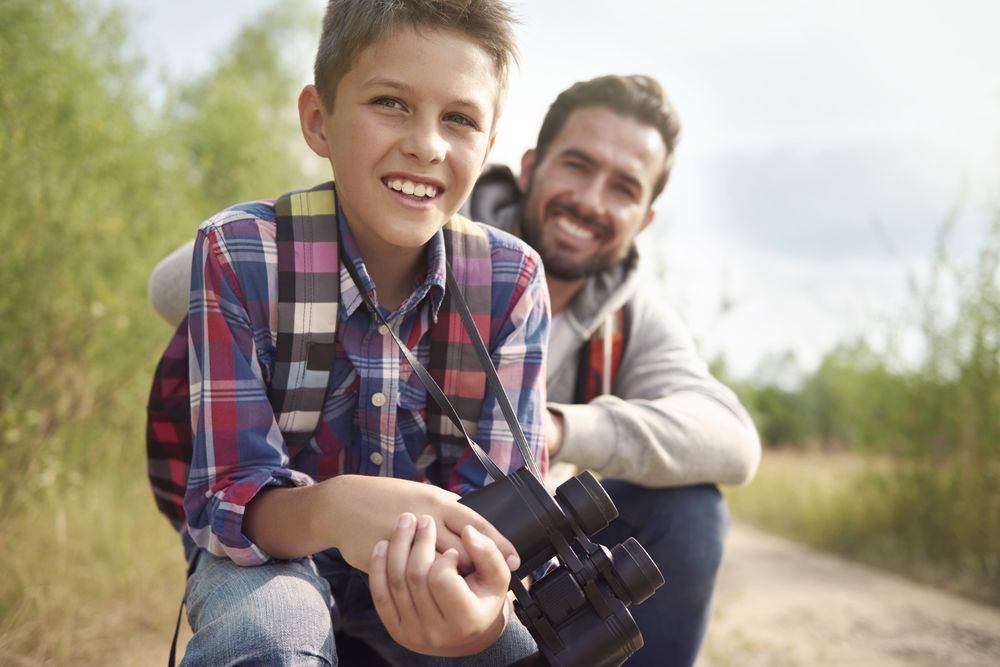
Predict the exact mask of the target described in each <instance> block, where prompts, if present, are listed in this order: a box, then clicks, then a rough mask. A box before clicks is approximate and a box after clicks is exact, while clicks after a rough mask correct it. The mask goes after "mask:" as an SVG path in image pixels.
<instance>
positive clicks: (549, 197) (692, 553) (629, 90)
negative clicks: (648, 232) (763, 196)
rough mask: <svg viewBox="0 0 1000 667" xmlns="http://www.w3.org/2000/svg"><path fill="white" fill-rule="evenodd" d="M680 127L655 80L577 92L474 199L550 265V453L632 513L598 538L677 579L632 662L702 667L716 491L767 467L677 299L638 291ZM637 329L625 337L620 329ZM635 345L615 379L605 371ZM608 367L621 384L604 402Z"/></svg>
mask: <svg viewBox="0 0 1000 667" xmlns="http://www.w3.org/2000/svg"><path fill="white" fill-rule="evenodd" d="M679 130H680V125H679V122H678V119H677V115H676V112H675V111H674V109H673V107H672V106H671V104H670V102H669V101H668V100H667V98H666V96H665V95H664V94H663V91H662V90H661V88H660V86H659V84H658V83H657V82H656V81H654V80H653V79H651V78H648V77H644V76H603V77H599V78H597V79H593V80H591V81H584V82H580V83H577V84H575V85H573V86H571V87H570V88H569V89H567V90H566V91H564V92H563V93H561V94H560V95H559V97H557V98H556V101H555V102H554V103H553V104H552V106H551V107H550V109H549V111H548V113H547V115H546V117H545V120H544V121H543V123H542V128H541V130H540V132H539V135H538V142H537V145H536V146H535V148H534V149H530V150H528V151H527V152H526V153H525V154H524V157H523V158H522V160H521V174H520V178H518V179H517V180H515V179H514V176H513V175H512V174H511V172H510V171H509V170H508V169H505V168H493V169H491V170H490V171H488V172H487V173H485V174H484V175H483V176H482V177H481V178H480V180H479V182H478V183H477V184H476V187H475V189H474V190H473V194H472V198H471V200H470V201H469V202H468V204H467V209H468V210H467V215H469V216H470V217H471V218H472V219H474V220H482V221H484V222H487V223H491V224H494V225H497V226H498V227H501V228H503V229H506V230H508V231H513V232H514V233H515V234H516V235H519V236H521V237H522V238H523V239H524V240H525V241H527V242H528V243H529V244H530V245H532V246H533V247H534V248H535V249H536V250H537V251H538V253H539V254H540V255H541V257H542V263H543V265H544V266H545V273H546V280H547V282H548V287H549V294H550V297H551V300H552V314H553V323H552V329H551V332H550V338H549V358H548V372H547V391H548V400H549V404H548V407H549V415H550V418H549V428H548V448H549V456H550V457H551V460H552V461H553V462H554V463H556V462H566V463H571V464H574V465H576V466H578V467H580V468H589V469H591V470H593V471H595V472H597V473H599V474H600V475H601V477H602V480H603V483H604V486H605V488H606V489H607V490H608V492H609V494H610V496H611V498H612V500H614V502H615V504H616V505H617V507H618V510H619V512H620V515H621V516H620V519H619V520H618V521H615V522H613V524H612V525H611V526H609V527H608V528H607V529H606V530H605V531H604V532H603V533H601V534H599V535H598V536H597V538H596V539H597V541H599V542H600V543H602V544H606V545H609V546H610V545H614V544H618V543H619V542H621V541H623V540H624V539H625V538H627V537H628V536H634V537H635V538H636V539H637V540H638V541H639V542H640V543H641V544H642V545H643V546H644V547H645V548H646V550H647V551H649V553H650V555H651V556H652V557H653V559H654V560H655V561H656V563H657V564H658V565H659V567H660V570H661V571H662V572H663V575H664V577H665V578H666V582H667V583H666V585H665V586H664V587H663V588H662V589H660V591H659V592H658V593H657V594H656V595H654V596H653V597H652V598H651V599H650V600H648V601H646V602H645V603H643V604H642V605H640V606H638V607H633V608H632V610H631V611H632V613H633V615H634V616H635V618H636V620H637V621H638V624H639V627H640V629H641V630H642V633H643V637H644V639H645V648H643V649H642V650H641V651H639V652H638V653H637V654H636V655H635V656H634V657H633V658H632V659H631V660H630V661H629V662H628V664H629V665H658V666H663V665H676V666H681V665H685V666H690V665H691V664H693V663H694V661H695V658H696V657H697V654H698V649H699V647H700V645H701V641H702V639H703V637H704V634H705V629H706V626H707V623H708V617H709V612H710V606H711V598H712V590H713V587H714V584H715V575H716V572H717V569H718V566H719V563H720V560H721V557H722V548H723V542H724V539H725V532H726V528H727V526H728V513H727V510H726V506H725V502H724V500H723V499H722V496H721V495H720V494H719V491H718V489H717V488H716V487H715V484H744V483H746V482H748V481H749V480H750V479H751V478H752V477H753V475H754V473H755V471H756V468H757V465H758V462H759V460H760V442H759V440H758V437H757V433H756V430H755V429H754V427H753V424H752V422H751V420H750V418H749V417H748V415H747V414H746V411H745V410H744V409H743V408H742V406H741V405H740V404H739V401H738V400H737V398H736V397H735V396H734V395H733V393H732V392H731V391H729V390H728V389H727V388H725V387H724V386H722V385H721V384H720V383H719V382H717V381H716V380H715V379H713V378H712V377H711V376H710V375H709V373H708V370H707V367H706V364H705V362H704V361H703V360H702V359H701V358H700V357H699V356H698V354H697V352H696V351H695V348H694V345H693V343H692V341H691V338H690V336H689V334H688V333H687V331H686V330H685V328H684V326H683V325H682V324H681V322H680V321H679V320H678V318H677V316H676V315H675V314H674V312H673V311H672V310H671V309H670V307H669V306H667V305H666V304H664V303H663V300H662V297H659V295H657V294H656V293H655V292H654V291H653V290H644V289H641V288H640V287H639V285H638V280H637V274H636V268H637V262H638V253H637V249H636V238H637V236H638V235H639V233H640V232H641V231H642V230H643V229H645V228H646V227H647V226H649V224H650V223H651V222H652V221H653V217H654V212H653V208H652V205H653V202H654V201H655V199H656V197H657V196H658V195H659V194H660V192H662V190H663V188H664V186H665V185H666V182H667V177H668V176H669V173H670V167H671V163H672V160H673V153H674V148H675V145H676V142H677V138H678V134H679ZM623 324H625V326H627V329H628V334H627V335H626V336H625V340H624V341H622V340H621V336H617V340H615V338H616V336H615V335H614V334H612V335H610V336H609V335H607V334H608V333H610V332H611V331H613V330H614V329H616V328H618V329H621V328H622V325H623ZM595 333H596V334H597V336H598V338H601V339H602V340H601V341H594V342H596V345H594V342H592V341H591V339H592V336H594V334H595ZM602 334H603V335H602ZM621 344H624V346H625V347H624V352H622V353H620V359H619V360H618V369H617V373H616V374H614V375H615V376H614V378H613V381H612V378H611V377H609V376H610V375H611V373H609V372H607V370H605V369H606V368H607V367H608V366H611V361H613V359H612V358H613V357H614V352H615V345H621ZM595 346H596V347H597V348H598V349H597V350H596V351H595V350H594V349H593V348H594V347H595ZM605 350H607V351H609V352H610V354H607V355H603V352H604V351H605ZM595 356H596V357H597V358H598V363H596V364H595V363H593V362H592V361H590V360H591V359H593V358H594V357H595ZM602 356H604V358H603V359H601V358H600V357H602ZM595 366H596V367H597V369H598V370H600V371H601V375H603V376H604V377H603V378H600V379H601V380H602V381H603V384H605V386H606V388H608V389H609V391H605V392H603V393H604V394H605V395H599V396H596V397H593V396H592V394H595V393H601V392H600V391H594V390H593V389H592V390H591V391H589V392H588V388H587V385H588V384H597V385H598V386H599V385H600V384H601V382H595V381H594V378H590V377H586V376H587V375H591V374H593V371H594V367H595Z"/></svg>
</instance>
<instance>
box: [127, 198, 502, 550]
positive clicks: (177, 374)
mask: <svg viewBox="0 0 1000 667" xmlns="http://www.w3.org/2000/svg"><path fill="white" fill-rule="evenodd" d="M336 210H337V209H336V191H335V188H334V184H333V182H328V183H324V184H322V185H318V186H316V187H315V188H312V189H310V190H301V191H295V192H291V193H288V194H285V195H282V196H281V197H279V198H278V199H277V200H275V202H274V214H275V245H276V249H277V280H278V290H277V295H278V323H277V329H278V330H277V336H276V339H277V344H276V347H277V349H276V354H275V360H276V361H275V366H274V373H273V374H272V375H273V377H272V379H271V382H270V386H269V387H268V399H269V400H270V402H271V405H272V407H273V408H274V414H275V417H276V419H277V422H278V427H279V429H280V430H281V432H282V435H283V436H284V438H285V442H286V445H287V446H288V449H289V455H290V456H291V457H293V458H294V455H295V454H296V453H297V452H298V451H299V450H300V449H301V448H302V447H304V446H305V445H306V444H307V443H308V442H309V440H310V439H311V438H312V435H313V433H314V431H315V430H316V427H317V425H318V424H319V419H320V415H321V412H322V408H323V404H324V402H325V401H326V391H327V383H328V380H329V375H330V371H331V367H332V365H333V361H334V353H335V349H336V330H335V328H336V322H337V314H338V312H339V296H340V295H339V286H340V279H339V267H340V262H339V257H338V254H337V252H338V251H337V248H338V240H337V233H338V225H337V214H336ZM443 232H444V241H445V248H446V255H447V257H448V258H449V260H450V263H449V267H448V270H449V271H450V272H452V274H453V276H454V278H455V282H457V283H458V284H459V285H460V286H461V287H462V293H463V295H464V296H465V300H466V302H467V303H468V305H469V308H470V310H471V312H472V314H473V316H474V320H475V322H476V325H477V328H478V329H479V332H480V335H482V336H483V339H484V340H487V341H489V340H490V335H489V334H490V331H491V329H492V327H491V310H492V289H491V285H492V280H489V279H487V280H483V279H482V277H479V278H477V279H476V280H474V281H473V280H472V278H473V277H474V273H473V270H474V267H476V268H478V267H481V266H492V259H491V247H490V243H489V238H488V236H487V233H486V231H485V230H484V229H483V228H482V227H481V226H479V225H477V224H475V223H472V222H469V221H468V220H467V219H465V218H463V217H462V216H459V215H456V216H454V217H453V218H452V219H451V220H449V221H448V223H447V224H446V225H445V226H444V229H443ZM330 267H332V270H329V268H330ZM330 285H334V286H335V288H334V290H332V294H331V290H330V289H329V286H330ZM321 286H325V287H326V289H318V288H319V287H321ZM321 295H322V296H323V297H325V298H320V297H321ZM449 295H450V293H449V292H447V291H446V294H445V298H444V301H443V302H442V304H441V307H440V309H439V310H438V318H437V320H436V321H435V322H434V323H433V324H432V325H431V329H430V331H429V335H430V359H429V363H428V364H427V369H428V371H429V372H430V374H431V376H432V377H433V378H434V379H435V380H436V381H437V382H438V384H439V385H440V386H441V388H442V389H443V390H444V392H445V393H446V394H447V395H448V396H450V397H452V401H453V403H454V405H455V407H456V409H457V411H458V413H459V416H460V417H461V419H462V422H463V423H464V425H465V426H466V428H467V429H468V430H469V432H470V433H473V434H474V433H475V431H476V426H477V424H478V421H479V416H480V412H481V410H482V401H483V396H484V394H485V388H486V375H485V373H484V372H483V370H482V367H481V366H480V365H479V361H478V358H477V356H476V351H475V349H474V348H473V346H472V341H471V340H470V339H469V337H468V334H467V333H466V331H465V329H464V327H463V326H462V322H461V318H460V316H459V314H458V312H457V311H456V310H455V307H454V305H453V303H452V300H451V298H450V296H449ZM187 325H188V322H187V318H186V317H185V318H184V321H183V322H181V324H180V326H178V327H177V330H176V331H175V332H174V334H173V336H172V337H171V339H170V342H169V343H168V344H167V347H166V349H165V350H164V352H163V355H162V356H161V358H160V361H159V363H158V364H157V367H156V371H155V372H154V374H153V382H152V386H151V388H150V393H149V401H148V403H147V406H146V412H147V421H146V459H147V474H148V476H149V482H150V486H151V487H152V491H153V497H154V499H155V501H156V505H157V508H158V509H159V510H160V512H161V513H162V514H163V515H164V516H166V518H167V519H168V520H169V521H170V523H171V525H173V527H174V528H175V529H176V530H178V531H180V530H182V528H183V526H184V523H185V517H184V493H185V491H186V488H187V478H188V470H189V468H190V465H191V455H192V451H193V437H192V432H191V396H190V387H189V384H188V378H189V375H188V339H187V331H188V326H187ZM426 422H427V437H428V442H429V443H430V444H431V446H432V447H433V452H434V460H433V462H432V463H431V464H430V465H429V466H428V467H427V468H426V469H425V471H424V475H425V476H426V478H427V480H428V481H430V482H432V483H434V484H436V485H438V486H445V487H447V485H448V483H449V481H450V480H451V478H452V471H453V469H454V467H455V466H456V464H457V463H458V462H459V461H460V460H461V459H462V458H463V457H464V456H467V455H468V449H467V447H466V444H465V440H464V438H463V436H462V434H461V432H460V431H459V429H458V428H457V427H456V426H455V425H454V424H452V423H451V422H450V421H449V420H448V418H447V417H445V416H444V415H443V414H442V412H441V409H440V407H438V406H437V404H436V403H435V402H434V401H428V402H427V417H426Z"/></svg>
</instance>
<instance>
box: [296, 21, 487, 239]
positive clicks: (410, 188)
mask: <svg viewBox="0 0 1000 667" xmlns="http://www.w3.org/2000/svg"><path fill="white" fill-rule="evenodd" d="M303 95H304V97H303V98H300V114H301V115H302V118H303V121H302V122H303V128H304V131H305V134H306V140H307V142H309V145H310V146H311V147H312V148H313V150H314V151H316V152H317V153H318V154H320V155H322V156H324V157H328V158H330V162H331V164H332V165H333V170H334V174H335V178H336V182H337V195H338V198H339V201H340V204H341V206H342V207H343V209H344V213H345V214H346V216H347V221H348V223H349V224H350V226H351V231H352V232H353V234H354V236H355V239H356V240H357V242H358V245H359V247H360V248H361V251H362V253H378V255H377V256H378V257H380V258H385V257H392V256H396V253H398V252H399V251H401V250H405V249H410V250H412V249H415V248H419V247H420V246H422V245H423V244H425V243H426V242H427V241H428V239H430V238H431V236H433V235H434V234H435V233H436V232H437V231H438V229H440V228H441V227H442V226H443V225H444V224H445V223H446V222H447V221H448V219H449V218H451V216H452V215H453V214H454V213H455V212H456V211H457V210H458V208H459V206H460V205H461V204H462V202H463V201H465V199H466V197H468V195H469V192H470V191H471V190H472V185H473V184H474V183H475V180H476V178H477V176H478V175H479V172H480V170H481V169H482V166H483V163H484V162H485V160H486V156H487V154H488V153H489V150H490V147H491V146H492V144H493V137H494V129H493V128H494V121H495V117H494V116H495V112H496V98H497V82H496V75H495V73H494V67H493V62H492V60H491V59H490V57H489V55H488V54H487V53H486V52H485V51H484V50H483V49H482V48H480V46H479V45H478V44H476V43H475V42H473V41H472V40H471V39H469V38H467V37H465V36H464V35H462V34H460V33H458V32H454V31H450V30H424V31H420V32H418V31H416V30H414V29H412V28H407V29H402V30H399V31H398V32H396V33H394V34H392V35H391V36H390V37H388V38H386V39H383V40H381V41H379V42H377V43H375V44H372V45H371V46H369V47H368V48H366V49H365V50H364V51H362V52H361V54H360V55H359V57H358V59H357V62H356V63H355V64H354V66H353V67H352V68H351V69H350V70H349V71H348V72H347V73H346V74H345V75H344V77H343V78H342V79H341V80H340V82H339V84H338V86H337V94H336V98H335V102H334V107H333V110H332V113H329V112H326V111H325V109H323V108H322V106H321V103H320V102H319V101H318V96H317V94H316V92H315V88H314V87H308V88H307V90H306V91H304V93H303ZM366 256H367V254H366Z"/></svg>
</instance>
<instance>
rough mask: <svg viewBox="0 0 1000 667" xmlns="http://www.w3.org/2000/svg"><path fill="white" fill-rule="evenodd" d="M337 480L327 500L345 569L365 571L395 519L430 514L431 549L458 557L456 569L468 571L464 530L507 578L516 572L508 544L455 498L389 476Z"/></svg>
mask: <svg viewBox="0 0 1000 667" xmlns="http://www.w3.org/2000/svg"><path fill="white" fill-rule="evenodd" d="M334 480H337V481H338V485H337V491H336V492H335V493H336V494H337V495H336V496H335V497H334V499H333V500H332V501H331V508H330V509H331V511H332V512H334V513H336V514H337V524H338V533H339V539H338V541H337V546H338V547H339V549H340V553H341V555H342V556H343V557H344V560H346V561H347V562H348V563H349V564H351V565H352V566H354V567H356V568H358V569H360V570H366V569H367V566H368V562H369V558H370V556H371V553H372V549H373V548H374V546H375V544H376V543H377V542H379V541H381V540H387V539H389V537H390V536H391V535H393V533H394V531H395V530H396V528H397V526H396V524H397V521H398V519H399V516H400V515H401V514H403V513H404V512H410V513H412V514H413V515H415V516H420V515H424V514H426V515H428V516H430V517H431V518H432V519H433V523H434V524H435V529H436V530H435V535H436V537H435V542H434V548H435V551H436V552H437V553H441V554H443V553H445V552H447V551H448V550H449V549H451V550H454V551H455V552H456V556H457V558H458V569H459V572H461V573H466V572H470V571H471V570H472V568H473V565H474V562H475V561H474V560H473V559H471V558H470V554H469V551H468V548H467V546H466V541H465V539H464V538H463V537H462V531H463V529H464V528H465V527H466V526H473V527H474V528H475V529H476V531H477V532H478V533H481V534H483V535H485V536H486V537H487V538H488V539H489V541H491V542H492V543H493V544H494V545H495V547H498V548H499V552H500V553H501V555H502V558H501V560H502V561H506V563H507V567H508V571H507V573H508V574H509V573H510V571H511V570H516V569H517V568H518V567H520V560H519V559H518V556H517V551H516V550H515V549H514V545H513V544H511V542H510V540H508V539H507V538H506V537H504V536H503V535H501V534H500V531H498V530H497V529H496V528H494V527H493V525H492V524H491V523H490V522H488V521H487V520H486V519H484V518H483V517H482V516H481V515H479V514H478V513H477V512H475V511H474V510H472V509H470V508H469V507H466V506H465V505H462V504H460V503H458V502H457V500H458V498H459V496H458V495H457V494H454V493H451V492H450V491H446V490H444V489H441V488H439V487H436V486H432V485H430V484H422V483H420V482H412V481H409V480H405V479H396V478H392V477H369V476H365V475H343V476H341V477H336V478H334V479H333V480H330V481H334Z"/></svg>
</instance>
